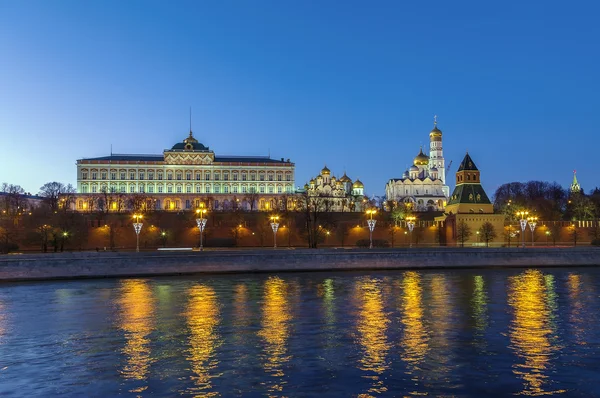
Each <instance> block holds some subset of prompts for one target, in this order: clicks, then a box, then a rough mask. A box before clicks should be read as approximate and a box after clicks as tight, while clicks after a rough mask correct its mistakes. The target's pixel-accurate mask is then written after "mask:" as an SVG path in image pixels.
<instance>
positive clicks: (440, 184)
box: [385, 119, 450, 211]
mask: <svg viewBox="0 0 600 398" xmlns="http://www.w3.org/2000/svg"><path fill="white" fill-rule="evenodd" d="M449 195H450V188H449V187H448V185H446V165H445V162H444V152H443V149H442V130H440V129H438V127H437V119H434V122H433V130H431V132H430V133H429V156H427V155H426V154H425V153H423V148H421V150H420V151H419V154H418V155H417V156H416V157H415V158H414V160H413V165H412V166H411V167H410V168H409V169H408V170H406V171H405V172H404V174H403V175H402V178H392V179H390V180H389V181H388V183H387V184H386V186H385V196H386V200H387V201H391V202H396V203H399V202H403V203H407V204H411V205H412V206H413V209H414V210H415V211H441V210H443V209H444V207H446V202H447V200H448V196H449Z"/></svg>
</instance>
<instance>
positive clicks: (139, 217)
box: [133, 214, 144, 252]
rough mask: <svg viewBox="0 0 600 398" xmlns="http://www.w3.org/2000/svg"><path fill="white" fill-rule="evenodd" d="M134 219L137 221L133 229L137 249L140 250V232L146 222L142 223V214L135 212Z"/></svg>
mask: <svg viewBox="0 0 600 398" xmlns="http://www.w3.org/2000/svg"><path fill="white" fill-rule="evenodd" d="M133 219H134V220H135V222H134V223H133V230H134V231H135V251H136V252H139V251H140V232H141V230H142V227H143V226H144V224H142V222H141V220H142V215H141V214H134V215H133Z"/></svg>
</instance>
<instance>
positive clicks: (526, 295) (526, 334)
mask: <svg viewBox="0 0 600 398" xmlns="http://www.w3.org/2000/svg"><path fill="white" fill-rule="evenodd" d="M508 303H509V304H510V305H511V306H512V308H513V314H514V315H513V316H514V318H513V321H512V324H511V327H510V339H511V348H512V349H513V350H514V351H515V354H516V355H517V356H518V357H519V358H521V359H522V362H521V363H516V364H514V365H513V372H514V373H515V374H516V375H518V376H519V377H521V378H522V379H523V391H522V392H520V394H522V395H547V394H553V393H558V392H564V391H547V390H546V387H547V385H548V384H549V383H550V382H551V380H550V379H549V376H548V374H550V373H551V372H550V371H548V368H549V366H550V358H551V356H552V354H553V352H554V351H556V350H557V347H555V346H553V344H552V340H551V339H552V334H553V330H552V328H551V323H550V315H551V314H550V305H549V304H550V303H549V302H548V291H547V280H546V278H544V275H543V274H542V273H541V272H540V271H538V270H527V271H525V272H524V273H522V274H520V275H518V276H515V277H512V278H510V286H509V292H508Z"/></svg>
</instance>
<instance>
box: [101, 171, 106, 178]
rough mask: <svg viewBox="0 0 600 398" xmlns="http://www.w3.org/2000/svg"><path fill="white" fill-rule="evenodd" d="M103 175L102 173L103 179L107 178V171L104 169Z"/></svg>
mask: <svg viewBox="0 0 600 398" xmlns="http://www.w3.org/2000/svg"><path fill="white" fill-rule="evenodd" d="M101 175H102V179H103V180H106V172H105V171H103V172H102V174H101Z"/></svg>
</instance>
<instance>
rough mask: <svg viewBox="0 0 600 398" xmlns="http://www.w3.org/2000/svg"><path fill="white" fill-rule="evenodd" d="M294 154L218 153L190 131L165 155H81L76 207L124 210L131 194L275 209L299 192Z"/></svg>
mask: <svg viewBox="0 0 600 398" xmlns="http://www.w3.org/2000/svg"><path fill="white" fill-rule="evenodd" d="M294 171H295V165H294V163H292V162H291V161H290V160H289V159H287V160H285V159H283V158H281V159H280V160H276V159H271V158H270V157H249V156H239V157H238V156H217V155H215V153H214V152H213V151H212V150H210V149H209V148H208V147H206V146H204V145H203V144H201V143H199V142H198V140H196V139H195V138H194V136H193V134H192V131H191V129H190V133H189V136H188V137H187V138H185V139H184V140H183V141H182V142H179V143H177V144H175V145H174V146H173V147H172V148H171V149H168V150H165V151H163V154H162V155H115V154H111V155H110V156H103V157H97V158H87V159H79V160H77V192H78V193H79V194H78V195H77V199H76V202H75V207H76V210H79V211H86V210H115V211H118V210H122V209H124V208H126V207H131V204H127V203H126V202H127V201H126V200H125V198H128V199H129V202H130V201H131V200H132V198H135V197H138V198H143V199H142V202H143V203H142V207H145V208H152V209H155V210H186V209H193V208H196V207H200V206H209V207H210V208H211V209H214V210H230V209H236V208H239V209H244V210H270V209H276V208H281V207H282V206H284V205H287V203H282V201H287V197H286V195H289V194H292V193H293V192H294Z"/></svg>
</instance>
